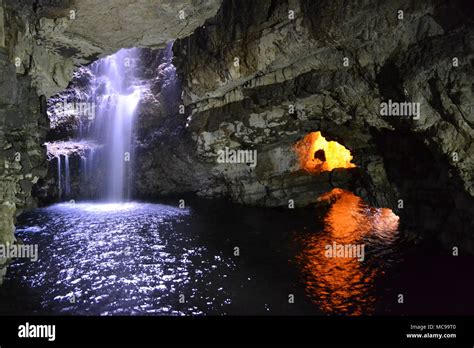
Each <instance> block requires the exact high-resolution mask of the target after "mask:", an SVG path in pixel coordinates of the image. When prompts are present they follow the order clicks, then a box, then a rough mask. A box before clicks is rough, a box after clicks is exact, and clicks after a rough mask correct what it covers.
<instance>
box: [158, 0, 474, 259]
mask: <svg viewBox="0 0 474 348" xmlns="http://www.w3.org/2000/svg"><path fill="white" fill-rule="evenodd" d="M472 24H473V23H472V8H470V7H469V6H468V5H467V3H465V2H457V3H444V2H441V1H429V2H412V1H403V0H400V1H395V2H390V3H384V4H383V5H381V4H380V3H378V2H377V1H355V2H351V3H350V4H348V3H347V2H342V1H329V0H328V1H324V0H323V1H305V0H302V1H287V2H286V1H281V2H280V1H276V2H275V1H270V0H268V1H265V0H263V1H258V2H239V3H236V2H232V1H224V3H223V5H222V7H221V8H220V10H219V12H218V13H217V14H216V16H215V17H213V18H212V19H209V20H207V21H206V23H205V25H204V26H203V27H200V28H198V29H196V31H195V32H194V33H193V35H191V36H190V37H189V38H186V39H183V40H178V41H177V42H176V43H175V45H174V51H175V63H176V65H177V69H178V72H179V73H180V75H181V76H182V85H183V91H184V104H185V105H186V106H187V116H188V122H187V124H188V126H187V128H186V131H187V132H189V133H190V134H189V136H190V137H191V139H193V141H194V148H195V151H196V155H197V157H198V161H199V162H200V163H206V164H207V166H208V167H209V168H210V169H208V170H209V173H210V174H208V175H203V177H205V178H206V179H207V184H205V185H202V186H201V187H200V188H197V187H196V189H197V191H198V192H199V193H200V194H202V195H205V196H215V195H228V196H230V197H232V199H234V200H235V201H238V202H241V203H245V204H263V205H279V206H285V205H287V204H288V199H290V198H293V199H294V200H295V201H296V203H297V204H301V205H305V204H307V203H309V202H311V201H312V199H314V198H316V196H317V195H318V194H319V193H321V192H322V191H324V190H327V189H328V183H330V184H329V185H330V186H337V187H344V185H346V187H353V188H354V191H355V193H356V194H359V195H361V196H362V197H363V198H364V199H366V200H368V201H369V202H370V203H372V204H374V205H377V206H387V207H391V208H394V209H395V210H396V212H397V213H398V214H401V215H403V214H406V215H407V216H412V217H414V216H417V219H418V220H430V219H432V220H433V221H435V222H433V225H434V226H438V230H439V226H445V227H446V228H445V230H446V231H448V230H449V229H450V227H449V226H448V225H449V224H453V225H457V226H458V227H460V228H461V230H463V232H462V233H461V234H462V235H463V236H464V237H463V238H464V239H463V243H465V245H468V248H470V249H471V250H473V249H474V244H473V242H472V240H473V239H472V238H471V237H470V236H471V235H472V232H471V231H472V227H473V225H472V224H473V222H472V219H471V218H469V216H472V213H473V211H472V210H473V204H472V203H473V198H474V197H473V188H472V187H473V181H472V175H473V170H474V166H473V163H472V162H473V160H474V152H473V147H472V138H473V129H472V103H473V97H472V90H473V89H472V81H473V77H474V76H473V75H474V69H473V65H472V61H473V54H474V53H473V44H472V43H473V42H474V40H473V35H474V31H473V25H472ZM223 27H226V28H228V30H221V28H223ZM204 62H205V63H204ZM389 100H392V101H395V102H399V103H404V102H409V103H419V107H420V115H419V117H415V119H413V117H391V116H388V117H387V116H382V115H381V103H382V102H388V101H389ZM290 110H292V111H293V112H291V111H290ZM412 116H415V115H412ZM311 131H321V132H322V133H323V134H324V135H325V136H326V137H327V138H328V139H330V140H336V141H338V142H340V143H341V144H343V145H344V146H346V147H347V148H348V149H350V151H351V152H352V154H353V155H354V163H355V164H356V165H357V168H355V169H351V170H345V171H344V170H343V171H341V170H336V171H333V172H331V173H329V174H323V176H324V175H327V176H329V178H327V177H326V178H325V179H321V180H319V179H317V178H315V177H313V176H311V175H305V174H304V173H301V172H297V171H296V170H295V168H297V162H296V159H295V155H294V153H293V152H292V151H291V147H292V145H294V144H295V142H296V141H298V140H299V139H301V138H302V137H303V136H304V135H306V134H307V133H308V132H311ZM225 147H228V148H231V149H255V150H257V152H258V161H259V165H258V166H257V168H256V169H254V170H253V169H252V168H249V167H248V166H247V167H245V166H238V165H229V164H225V165H223V164H220V163H216V156H217V152H218V151H219V150H221V149H223V148H225ZM402 151H403V152H402ZM167 166H168V167H171V168H173V163H172V162H169V163H167ZM170 171H172V170H170ZM341 172H342V173H343V175H342V177H341ZM423 173H424V174H423ZM196 175H197V176H198V177H199V178H200V177H201V176H199V174H196ZM338 180H341V181H340V182H339V181H338ZM202 182H206V181H202ZM318 182H319V183H318ZM440 188H442V189H441V191H442V193H440ZM303 192H307V194H303ZM407 204H408V206H409V208H408V209H407V208H406V206H407ZM402 207H403V208H402ZM453 207H454V208H453ZM408 210H410V211H408ZM440 210H441V211H449V212H455V213H450V216H441V215H442V214H439V211H440ZM454 216H456V218H455V217H454ZM443 219H444V221H443ZM446 219H447V220H446ZM455 220H458V221H462V222H458V223H456V222H455ZM446 221H449V222H446ZM438 223H439V224H438ZM437 224H438V225H437ZM413 228H418V227H417V226H413ZM446 235H447V233H446ZM443 238H444V237H443ZM446 238H448V239H449V237H446ZM457 240H459V239H457Z"/></svg>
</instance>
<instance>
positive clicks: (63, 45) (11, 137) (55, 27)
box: [0, 0, 221, 281]
mask: <svg viewBox="0 0 474 348" xmlns="http://www.w3.org/2000/svg"><path fill="white" fill-rule="evenodd" d="M220 4H221V2H220V1H219V0H177V1H174V0H173V1H168V0H160V1H154V2H148V3H146V2H145V3H142V4H141V6H137V5H136V3H135V1H132V0H120V1H113V2H107V1H89V0H65V1H59V0H38V1H31V0H0V72H1V74H0V143H1V145H2V149H1V152H0V153H1V159H2V162H3V163H4V164H3V165H2V166H0V176H1V180H0V198H1V205H0V243H7V242H13V241H14V240H15V237H14V230H15V227H14V222H15V217H16V216H17V215H18V214H20V213H21V211H22V209H24V208H29V207H33V206H35V205H36V200H35V199H34V198H32V196H31V190H32V187H33V185H35V183H37V181H38V180H39V179H40V178H42V177H44V176H45V175H46V172H47V162H46V149H45V148H44V147H43V146H42V144H43V143H44V141H45V135H46V133H47V131H48V128H49V126H48V120H47V117H46V98H48V97H50V96H52V95H54V94H56V93H58V92H60V91H62V90H64V89H65V88H66V87H67V86H68V83H69V81H70V80H71V78H72V76H73V71H74V69H75V68H76V67H78V66H80V65H81V64H87V63H90V62H92V61H95V60H96V59H98V58H99V57H102V56H105V55H107V54H110V53H113V52H115V51H117V50H118V49H120V48H124V47H131V46H144V47H155V48H159V47H165V46H166V44H167V43H168V42H169V41H170V40H173V39H176V38H180V37H185V36H187V35H189V34H190V33H192V31H193V30H194V29H195V28H196V27H197V26H200V25H202V23H203V22H204V21H205V19H207V18H209V17H211V16H213V15H214V14H215V13H216V11H217V10H218V9H219V7H220ZM5 262H6V260H0V263H1V265H0V266H2V265H3V264H4V263H5ZM4 272H5V268H2V267H0V275H1V274H3V273H4ZM0 278H1V277H0ZM0 281H1V279H0Z"/></svg>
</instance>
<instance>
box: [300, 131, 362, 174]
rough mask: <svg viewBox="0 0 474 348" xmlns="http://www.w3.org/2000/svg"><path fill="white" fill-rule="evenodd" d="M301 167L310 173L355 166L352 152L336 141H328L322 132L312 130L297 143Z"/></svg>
mask: <svg viewBox="0 0 474 348" xmlns="http://www.w3.org/2000/svg"><path fill="white" fill-rule="evenodd" d="M295 151H296V153H297V154H298V157H299V160H300V165H301V168H303V169H304V170H306V171H307V172H309V173H319V172H324V171H331V170H333V169H334V168H354V167H355V164H354V163H351V161H352V155H351V152H350V151H349V150H348V149H346V148H345V147H344V146H342V145H341V144H339V143H338V142H336V141H327V140H326V139H325V138H324V137H323V136H322V135H321V132H311V133H309V134H308V135H306V136H305V137H304V138H303V139H302V140H300V141H299V142H297V143H296V145H295Z"/></svg>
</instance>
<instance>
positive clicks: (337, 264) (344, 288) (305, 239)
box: [297, 188, 399, 315]
mask: <svg viewBox="0 0 474 348" xmlns="http://www.w3.org/2000/svg"><path fill="white" fill-rule="evenodd" d="M318 201H319V202H326V203H328V204H329V205H330V208H329V209H328V211H327V213H326V215H325V216H324V230H323V231H320V232H319V233H312V234H309V235H308V234H304V235H301V236H300V238H301V239H300V242H301V243H302V246H303V250H302V252H301V253H300V254H299V255H298V256H297V262H299V263H300V265H301V267H302V270H303V275H304V282H305V284H306V293H307V294H308V295H309V297H310V298H311V300H312V301H313V302H315V303H317V304H318V305H319V307H320V308H321V309H322V310H323V311H324V312H326V313H332V314H346V315H362V314H373V312H374V311H375V305H376V297H375V294H374V287H375V281H376V279H377V277H379V276H380V275H381V274H382V272H383V271H384V269H383V267H382V266H381V263H382V260H383V259H384V258H386V257H387V256H386V255H387V250H390V246H391V244H392V243H393V242H394V241H395V240H396V239H397V238H398V237H397V235H398V226H399V217H398V216H397V215H395V214H394V213H393V212H392V210H390V209H388V208H373V207H370V206H368V205H367V204H366V203H365V202H364V201H363V200H362V198H360V197H358V196H356V195H354V194H352V193H351V192H349V191H345V190H342V189H339V188H336V189H333V190H332V191H331V192H328V193H326V194H324V195H322V196H320V197H319V199H318ZM333 243H337V244H338V245H364V246H365V245H366V244H367V248H366V249H364V250H365V252H368V250H370V252H371V253H372V257H376V258H377V259H378V261H377V262H373V263H366V261H364V262H361V261H360V260H358V259H357V258H354V257H352V258H351V257H327V255H326V254H325V252H326V247H327V246H328V245H332V244H333Z"/></svg>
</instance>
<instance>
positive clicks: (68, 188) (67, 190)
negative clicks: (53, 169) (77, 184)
mask: <svg viewBox="0 0 474 348" xmlns="http://www.w3.org/2000/svg"><path fill="white" fill-rule="evenodd" d="M64 191H65V193H66V198H69V196H70V195H71V175H70V170H69V156H68V155H64Z"/></svg>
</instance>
